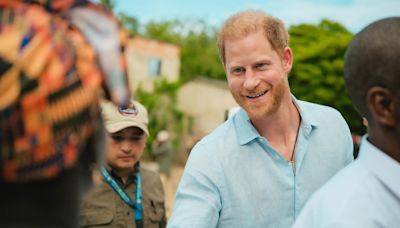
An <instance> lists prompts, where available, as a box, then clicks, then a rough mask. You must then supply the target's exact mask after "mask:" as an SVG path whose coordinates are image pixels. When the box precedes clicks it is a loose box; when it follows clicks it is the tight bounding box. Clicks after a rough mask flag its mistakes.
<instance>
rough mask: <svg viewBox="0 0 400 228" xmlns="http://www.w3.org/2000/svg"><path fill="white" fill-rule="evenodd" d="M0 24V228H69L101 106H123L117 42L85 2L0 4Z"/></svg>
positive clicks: (105, 19)
mask: <svg viewBox="0 0 400 228" xmlns="http://www.w3.org/2000/svg"><path fill="white" fill-rule="evenodd" d="M0 15H1V17H0V23H1V24H0V191H1V194H0V227H40V228H46V227H72V228H76V227H78V225H79V222H78V215H79V200H80V198H81V196H82V195H83V194H84V192H85V191H86V190H87V189H88V187H89V186H90V184H91V176H90V172H89V171H90V166H91V165H92V164H94V162H95V161H96V159H97V157H98V156H100V155H101V152H102V150H103V148H104V146H103V144H104V139H105V134H104V130H103V128H102V125H101V121H100V120H101V119H100V118H99V117H100V116H99V113H98V105H97V104H98V98H99V97H100V94H105V96H106V97H107V98H108V99H111V100H113V102H115V103H117V104H118V105H121V106H126V105H127V104H128V102H129V97H130V95H129V93H128V90H127V82H126V74H125V72H126V71H125V68H124V60H123V59H124V57H123V53H122V52H121V50H122V51H123V48H122V47H123V45H124V36H122V33H120V32H119V30H118V25H117V21H116V19H115V18H114V17H113V16H112V15H111V14H110V13H109V12H108V11H106V10H105V9H103V8H101V7H99V6H97V5H94V4H92V3H90V2H88V1H85V0H79V1H72V0H54V1H34V0H25V1H22V0H21V1H19V0H12V1H11V0H8V1H5V0H1V1H0ZM102 87H103V88H104V90H102Z"/></svg>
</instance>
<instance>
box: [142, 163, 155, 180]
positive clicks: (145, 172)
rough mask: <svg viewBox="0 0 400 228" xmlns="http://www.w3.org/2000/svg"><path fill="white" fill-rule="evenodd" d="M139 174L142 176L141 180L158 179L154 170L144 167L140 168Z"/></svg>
mask: <svg viewBox="0 0 400 228" xmlns="http://www.w3.org/2000/svg"><path fill="white" fill-rule="evenodd" d="M140 173H141V174H142V177H143V179H145V178H146V179H154V180H158V179H160V174H159V173H157V172H156V171H155V170H153V169H151V168H148V167H146V166H140Z"/></svg>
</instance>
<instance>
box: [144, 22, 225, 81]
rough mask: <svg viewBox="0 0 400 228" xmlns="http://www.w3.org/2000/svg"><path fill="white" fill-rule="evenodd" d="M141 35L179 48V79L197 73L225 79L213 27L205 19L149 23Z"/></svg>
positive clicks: (192, 76)
mask: <svg viewBox="0 0 400 228" xmlns="http://www.w3.org/2000/svg"><path fill="white" fill-rule="evenodd" d="M143 35H144V36H145V37H148V38H151V39H157V40H160V41H165V42H170V43H174V44H177V45H179V46H180V47H181V73H180V75H181V80H182V81H188V80H190V79H193V78H195V77H198V76H205V77H210V78H216V79H225V73H224V70H223V68H222V66H221V63H220V61H219V57H218V50H217V46H216V29H215V28H213V27H210V26H208V25H207V24H206V23H205V22H204V21H202V20H194V21H185V22H182V21H180V20H171V21H164V22H150V23H148V24H146V26H145V31H144V33H143Z"/></svg>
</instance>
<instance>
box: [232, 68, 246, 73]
mask: <svg viewBox="0 0 400 228" xmlns="http://www.w3.org/2000/svg"><path fill="white" fill-rule="evenodd" d="M231 72H232V73H233V74H241V73H243V72H244V69H243V68H241V67H238V68H233V69H232V71H231Z"/></svg>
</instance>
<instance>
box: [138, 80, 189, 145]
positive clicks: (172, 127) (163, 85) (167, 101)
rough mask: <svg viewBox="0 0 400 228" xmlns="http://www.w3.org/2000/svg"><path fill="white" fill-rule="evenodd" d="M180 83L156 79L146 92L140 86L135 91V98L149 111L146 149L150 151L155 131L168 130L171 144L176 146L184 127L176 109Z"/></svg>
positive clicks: (181, 117) (181, 115)
mask: <svg viewBox="0 0 400 228" xmlns="http://www.w3.org/2000/svg"><path fill="white" fill-rule="evenodd" d="M180 86H181V83H180V82H179V81H178V82H174V83H169V82H167V81H166V80H165V79H163V80H159V81H156V82H155V84H154V90H153V91H152V92H147V91H145V90H143V89H142V88H141V87H139V88H138V90H137V91H136V92H135V99H136V100H138V101H139V102H140V103H142V104H143V105H144V106H145V107H146V108H147V111H148V113H149V131H150V136H149V140H148V141H147V147H146V148H147V150H148V152H151V151H152V150H151V149H152V142H153V141H154V139H155V137H156V135H157V132H159V131H160V130H164V129H166V130H168V131H169V132H170V133H171V134H172V136H173V137H172V138H173V145H174V146H175V148H177V145H178V143H179V142H178V139H179V138H181V137H180V136H181V134H183V129H184V127H185V123H184V121H183V120H184V118H183V113H182V112H181V111H179V110H178V109H177V106H176V105H177V102H176V92H177V91H178V89H179V87H180Z"/></svg>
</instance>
